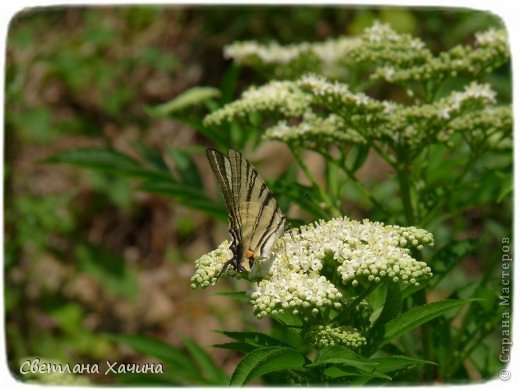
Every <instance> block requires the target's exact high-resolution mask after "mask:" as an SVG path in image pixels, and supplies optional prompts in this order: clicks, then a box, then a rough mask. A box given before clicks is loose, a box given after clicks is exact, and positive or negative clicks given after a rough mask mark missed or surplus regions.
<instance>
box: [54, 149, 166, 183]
mask: <svg viewBox="0 0 520 390" xmlns="http://www.w3.org/2000/svg"><path fill="white" fill-rule="evenodd" d="M46 161H47V162H50V163H66V164H71V165H76V166H79V167H84V168H91V169H97V170H100V171H104V172H108V173H112V174H115V175H119V176H130V177H137V178H145V179H157V178H163V179H164V178H165V177H166V178H168V177H170V175H169V173H165V172H157V171H153V170H150V169H146V168H144V167H143V166H142V165H141V164H139V162H137V161H136V160H134V159H133V158H131V157H129V156H127V155H126V154H124V153H121V152H118V151H116V150H113V149H108V148H81V149H69V150H64V151H61V152H59V153H56V154H55V155H53V156H51V157H50V158H48V159H47V160H46Z"/></svg>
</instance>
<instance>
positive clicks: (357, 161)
mask: <svg viewBox="0 0 520 390" xmlns="http://www.w3.org/2000/svg"><path fill="white" fill-rule="evenodd" d="M369 152H370V147H369V146H368V145H353V146H352V150H351V152H350V153H349V155H353V156H354V158H353V160H352V163H351V164H352V165H351V168H350V170H351V171H352V172H356V171H357V170H358V169H359V168H361V167H362V166H363V164H364V163H365V161H366V159H367V157H368V153H369Z"/></svg>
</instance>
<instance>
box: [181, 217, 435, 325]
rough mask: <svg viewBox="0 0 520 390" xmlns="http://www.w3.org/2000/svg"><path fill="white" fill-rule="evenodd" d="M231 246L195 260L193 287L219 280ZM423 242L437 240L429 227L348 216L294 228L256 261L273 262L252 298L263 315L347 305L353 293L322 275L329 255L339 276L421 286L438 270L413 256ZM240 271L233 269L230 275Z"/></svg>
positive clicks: (305, 314)
mask: <svg viewBox="0 0 520 390" xmlns="http://www.w3.org/2000/svg"><path fill="white" fill-rule="evenodd" d="M228 245H229V244H228V243H227V242H224V243H222V244H221V245H220V246H219V247H218V248H217V249H216V250H214V251H212V252H210V253H208V254H206V255H204V256H202V257H201V258H200V259H198V260H197V261H196V262H195V268H196V272H195V275H194V276H193V277H192V279H191V284H192V287H193V288H196V287H203V288H204V287H208V286H210V285H211V284H213V283H214V282H215V281H216V278H217V275H218V273H219V272H220V270H221V268H222V266H223V264H224V263H225V262H226V261H227V260H229V259H230V258H231V251H229V249H228ZM423 245H433V237H432V235H431V233H429V232H427V231H425V230H423V229H419V228H416V227H400V226H393V225H388V226H385V225H384V224H383V223H380V222H370V221H368V220H363V221H361V222H360V221H354V220H350V219H349V218H347V217H343V218H335V219H332V220H329V221H319V222H315V223H313V224H310V225H305V226H302V227H300V228H298V229H292V230H290V231H289V232H287V233H285V234H284V235H283V236H282V237H281V238H280V239H278V241H277V242H276V244H275V247H274V251H273V254H272V256H271V258H270V259H257V260H256V263H255V267H257V266H259V267H262V268H263V267H264V265H266V264H267V265H268V267H267V268H268V271H267V272H265V277H264V278H263V279H261V280H260V281H253V282H252V284H253V289H252V291H251V292H250V299H251V301H250V303H251V305H252V306H253V308H254V311H255V313H256V315H257V316H258V317H259V318H261V317H265V316H267V315H276V314H280V313H282V312H284V311H291V312H292V313H293V314H294V315H298V316H301V318H303V319H304V320H306V319H309V318H312V317H316V316H318V315H319V314H320V313H321V310H320V309H322V308H325V307H334V308H335V309H341V307H342V306H344V305H345V303H346V302H348V299H350V298H351V297H344V296H343V295H342V293H341V292H340V291H339V290H338V288H337V287H336V286H335V285H334V284H333V283H332V281H331V280H329V279H327V277H325V276H324V275H322V269H323V266H324V263H325V261H327V259H329V260H332V261H333V263H334V264H336V265H335V266H334V267H336V271H335V272H336V274H337V279H338V280H341V281H342V282H343V283H352V285H354V286H356V285H357V284H358V282H359V281H365V282H369V283H372V282H373V283H377V282H380V281H381V280H383V279H385V278H386V279H390V280H391V281H393V282H396V283H402V284H403V285H407V284H409V283H411V284H413V285H417V284H418V283H419V281H420V280H422V279H424V278H428V277H430V276H431V275H432V273H431V270H430V268H429V267H428V266H427V265H426V263H424V262H421V261H417V260H415V259H414V258H412V257H411V255H410V248H417V249H422V247H423ZM257 263H258V264H257ZM269 266H270V268H269ZM235 274H236V273H235V271H232V270H229V271H227V272H226V273H225V274H224V276H232V275H235Z"/></svg>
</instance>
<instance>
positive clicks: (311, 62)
mask: <svg viewBox="0 0 520 390" xmlns="http://www.w3.org/2000/svg"><path fill="white" fill-rule="evenodd" d="M224 56H225V57H226V58H229V59H232V60H233V61H235V62H236V63H238V64H242V65H247V66H252V67H255V68H263V69H265V68H268V69H269V68H270V69H272V70H273V72H274V74H276V75H278V76H285V77H290V78H293V77H297V76H298V75H300V74H302V73H305V72H309V71H314V72H319V73H321V74H325V75H327V76H331V77H345V76H348V71H345V69H346V66H350V67H351V66H356V65H363V66H364V65H366V64H367V63H374V64H380V63H381V64H383V63H389V62H390V63H392V64H396V65H397V66H411V65H413V64H416V63H422V62H424V61H425V60H427V59H428V58H430V57H431V53H430V52H429V50H428V49H426V48H425V44H424V42H422V41H421V40H420V39H418V38H414V37H412V36H411V35H409V34H399V33H397V32H396V31H394V30H393V29H392V28H391V27H390V26H389V25H387V24H383V23H379V22H375V23H374V24H373V25H372V26H370V27H368V28H366V29H365V30H364V31H363V33H362V34H361V35H359V36H357V37H340V38H337V39H329V40H326V41H324V42H315V43H309V42H303V43H298V44H290V45H280V44H279V43H277V42H270V43H268V44H260V43H258V42H255V41H245V42H235V43H233V44H231V45H229V46H227V47H226V48H225V49H224Z"/></svg>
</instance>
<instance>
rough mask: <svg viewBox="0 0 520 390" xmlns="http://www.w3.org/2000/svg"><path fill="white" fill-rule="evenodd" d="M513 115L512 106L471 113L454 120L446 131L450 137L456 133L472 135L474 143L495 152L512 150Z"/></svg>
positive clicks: (471, 138) (469, 138)
mask: <svg viewBox="0 0 520 390" xmlns="http://www.w3.org/2000/svg"><path fill="white" fill-rule="evenodd" d="M512 129H513V113H512V110H511V107H510V106H499V107H487V108H485V109H483V110H480V111H478V112H471V113H468V114H464V115H461V116H458V117H456V118H454V119H453V120H452V121H450V122H449V124H448V126H447V127H446V129H445V132H446V133H447V134H446V136H447V137H449V136H451V135H452V134H453V133H455V132H460V133H466V134H468V133H469V134H470V135H471V136H470V137H467V138H468V140H469V141H470V142H472V143H475V144H477V145H479V147H482V146H483V145H482V142H483V141H485V142H486V144H487V147H488V148H490V149H495V150H504V149H511V148H512V140H511V132H512Z"/></svg>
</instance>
